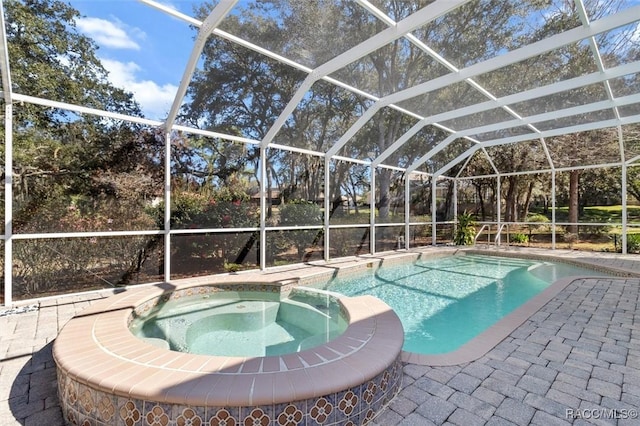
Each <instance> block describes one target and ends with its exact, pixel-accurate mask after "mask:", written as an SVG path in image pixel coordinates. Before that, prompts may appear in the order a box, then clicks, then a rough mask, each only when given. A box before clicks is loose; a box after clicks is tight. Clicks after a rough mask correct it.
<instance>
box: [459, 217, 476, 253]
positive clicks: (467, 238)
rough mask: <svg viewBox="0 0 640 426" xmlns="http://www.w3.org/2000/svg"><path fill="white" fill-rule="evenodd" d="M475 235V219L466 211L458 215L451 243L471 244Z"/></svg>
mask: <svg viewBox="0 0 640 426" xmlns="http://www.w3.org/2000/svg"><path fill="white" fill-rule="evenodd" d="M475 236H476V228H475V220H474V219H473V215H472V214H471V213H469V212H467V211H465V212H464V213H461V214H459V215H458V225H457V227H456V233H455V235H454V237H453V243H454V244H455V245H458V246H466V245H471V244H473V242H474V238H475Z"/></svg>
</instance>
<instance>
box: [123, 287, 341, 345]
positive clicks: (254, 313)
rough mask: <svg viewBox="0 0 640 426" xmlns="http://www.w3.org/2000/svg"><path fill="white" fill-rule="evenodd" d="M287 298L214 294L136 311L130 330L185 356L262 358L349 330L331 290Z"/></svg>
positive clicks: (307, 291)
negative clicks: (188, 354) (139, 312)
mask: <svg viewBox="0 0 640 426" xmlns="http://www.w3.org/2000/svg"><path fill="white" fill-rule="evenodd" d="M282 296H283V294H281V293H280V292H277V293H275V292H251V291H240V292H239V291H216V292H210V291H208V292H204V293H203V294H194V295H191V296H187V297H180V298H178V299H169V300H166V301H164V302H162V303H158V304H157V305H155V306H154V307H153V308H151V309H149V310H146V311H145V312H142V314H138V313H136V311H134V319H133V321H132V322H131V324H130V326H129V329H130V330H131V331H132V332H133V334H134V335H135V336H137V337H139V338H141V339H143V340H145V341H147V342H149V343H151V344H154V345H157V346H160V347H164V348H166V349H171V350H175V351H179V352H188V353H193V354H202V355H216V356H244V357H249V356H250V357H259V356H273V355H285V354H287V353H291V352H300V351H302V350H306V349H310V348H313V347H315V346H318V345H321V344H324V343H327V342H328V341H330V340H332V339H334V338H336V337H337V336H339V335H340V334H342V333H343V332H344V330H345V329H346V328H347V319H346V318H345V315H344V313H343V312H342V310H341V309H340V304H339V303H338V301H337V298H336V296H334V295H331V294H330V293H328V292H325V291H317V290H312V289H304V290H303V289H299V288H293V289H292V290H291V291H290V292H289V294H288V295H287V297H282ZM138 311H139V310H138Z"/></svg>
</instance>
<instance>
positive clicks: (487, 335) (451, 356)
mask: <svg viewBox="0 0 640 426" xmlns="http://www.w3.org/2000/svg"><path fill="white" fill-rule="evenodd" d="M466 254H480V255H486V256H494V257H512V258H519V259H527V260H540V261H549V262H557V263H564V264H569V265H574V266H580V267H584V268H587V269H592V270H594V271H599V272H607V273H610V274H612V275H615V276H616V277H640V272H638V271H635V270H629V269H625V268H622V267H617V266H609V265H603V264H595V263H593V262H591V261H589V260H588V259H580V258H576V257H571V258H567V257H562V256H559V254H561V252H551V253H549V254H547V253H539V252H538V253H536V252H532V251H530V250H526V251H520V250H519V249H518V248H514V247H509V248H495V247H492V248H488V249H485V248H482V247H479V246H443V247H437V248H427V249H419V250H414V251H405V252H393V253H386V256H385V255H383V254H381V255H380V256H375V257H374V256H370V257H368V256H362V257H361V258H359V259H360V262H363V261H364V262H365V263H366V262H367V261H368V262H376V261H379V262H380V264H379V265H378V267H379V266H381V265H382V264H385V265H386V264H390V263H401V262H405V261H407V259H409V258H413V259H414V260H417V259H423V258H426V259H433V258H437V257H444V256H450V255H466ZM354 266H355V267H354ZM362 266H363V265H362V264H361V263H360V264H357V265H351V266H350V267H348V268H347V269H346V270H345V271H342V270H340V272H339V273H338V274H337V275H341V274H340V273H342V274H349V273H357V272H358V271H361V270H362ZM367 267H371V266H367ZM341 276H344V275H341ZM323 277H326V274H322V273H321V274H319V275H318V276H315V277H314V278H312V279H314V280H318V279H323ZM585 278H594V276H588V275H583V276H572V277H565V278H562V279H560V280H557V281H555V282H553V283H551V284H550V285H549V286H548V287H546V288H545V289H544V290H543V291H541V292H540V293H538V294H537V295H535V296H534V297H532V298H531V299H529V300H528V301H527V302H525V303H523V304H522V305H520V306H519V307H518V308H516V309H515V310H513V311H512V312H510V313H509V314H507V315H505V316H504V317H503V318H502V319H500V320H499V321H498V322H496V323H494V324H493V325H491V326H490V327H489V328H487V329H486V330H485V331H484V332H482V333H480V334H479V335H477V336H475V337H474V338H472V339H471V340H470V341H468V342H466V343H465V344H463V345H462V346H461V347H460V348H458V349H456V350H454V351H451V352H447V353H443V354H420V353H415V352H409V351H404V350H403V351H402V355H401V359H402V361H403V362H407V363H411V364H416V365H429V366H454V365H460V364H465V363H468V362H471V361H475V360H477V359H479V358H481V357H482V356H484V355H485V354H486V353H487V352H489V351H490V350H491V349H493V348H494V347H495V346H496V345H497V344H498V343H500V342H501V341H502V340H504V339H505V338H506V337H507V336H509V334H511V333H512V332H513V331H514V330H515V329H516V328H518V327H519V326H520V325H522V324H523V323H524V322H525V321H526V320H527V319H529V318H530V317H531V316H532V315H533V314H534V313H536V312H537V311H539V310H540V309H541V308H542V307H543V306H544V305H545V304H547V303H548V302H549V301H551V300H552V299H553V298H554V297H555V296H557V295H558V294H559V293H560V292H561V291H562V290H563V289H565V288H566V287H567V286H568V285H569V284H571V283H572V282H574V281H576V280H581V279H585ZM597 278H602V279H607V278H608V277H601V276H598V277H597ZM614 278H615V277H614ZM307 279H308V278H307Z"/></svg>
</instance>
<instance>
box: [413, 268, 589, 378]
mask: <svg viewBox="0 0 640 426" xmlns="http://www.w3.org/2000/svg"><path fill="white" fill-rule="evenodd" d="M582 278H592V277H580V276H574V277H567V278H562V279H559V280H558V281H555V282H554V283H552V284H550V285H549V286H548V287H547V288H545V289H544V290H542V291H541V292H540V293H538V294H537V295H535V296H534V297H532V298H531V299H529V300H528V301H526V302H525V303H523V304H522V305H520V306H519V307H518V308H516V309H515V310H513V311H512V312H510V313H509V314H507V315H506V316H504V317H503V318H502V319H500V320H499V321H498V322H496V323H495V324H493V325H491V326H490V327H489V328H487V329H486V330H485V331H483V332H482V333H480V334H479V335H477V336H475V337H474V338H473V339H471V340H470V341H468V342H467V343H465V344H463V345H462V346H461V347H460V348H458V349H456V350H455V351H451V352H447V353H443V354H431V355H425V354H419V353H415V352H407V351H402V361H403V362H409V363H412V364H417V365H431V366H440V367H444V366H452V365H459V364H465V363H468V362H471V361H475V360H477V359H479V358H481V357H482V356H483V355H485V354H486V353H487V352H489V351H490V350H491V349H493V348H494V347H495V346H496V345H497V344H498V343H500V342H501V341H502V340H504V339H505V338H506V337H507V336H509V335H510V334H511V333H512V332H513V331H514V330H515V329H516V328H518V327H519V326H521V325H522V324H523V323H524V322H525V321H526V320H527V319H529V318H530V317H531V316H532V315H533V314H535V313H536V312H538V311H539V310H540V309H541V308H542V307H543V306H544V305H546V304H547V303H548V302H549V301H551V300H552V299H553V298H554V297H556V296H557V295H558V293H560V292H561V291H562V290H564V289H565V288H566V287H567V286H568V285H569V284H571V283H572V282H574V281H576V280H579V279H582Z"/></svg>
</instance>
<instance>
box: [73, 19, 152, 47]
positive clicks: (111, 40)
mask: <svg viewBox="0 0 640 426" xmlns="http://www.w3.org/2000/svg"><path fill="white" fill-rule="evenodd" d="M76 25H77V26H78V29H79V30H80V31H82V32H83V33H85V34H86V35H87V36H89V37H91V38H92V39H94V40H95V42H96V43H98V44H99V45H100V46H104V47H108V48H113V49H133V50H140V45H139V44H138V43H136V41H135V40H134V39H133V38H132V37H131V35H130V34H129V33H131V34H133V35H135V36H136V37H144V33H143V32H142V31H141V30H140V29H137V28H128V27H127V26H125V25H124V24H122V23H121V22H112V21H108V20H106V19H101V18H80V19H78V20H77V21H76Z"/></svg>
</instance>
